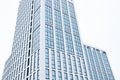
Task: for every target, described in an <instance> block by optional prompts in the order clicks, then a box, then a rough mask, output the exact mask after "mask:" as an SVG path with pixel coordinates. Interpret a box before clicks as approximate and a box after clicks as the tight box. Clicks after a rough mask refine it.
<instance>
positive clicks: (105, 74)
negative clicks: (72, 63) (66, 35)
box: [84, 45, 115, 80]
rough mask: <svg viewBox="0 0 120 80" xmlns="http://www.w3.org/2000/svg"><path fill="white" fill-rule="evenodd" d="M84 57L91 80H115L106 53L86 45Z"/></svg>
mask: <svg viewBox="0 0 120 80" xmlns="http://www.w3.org/2000/svg"><path fill="white" fill-rule="evenodd" d="M84 55H85V62H86V67H87V71H88V75H89V79H90V80H115V79H114V76H113V73H112V70H111V67H110V64H109V61H108V58H107V55H106V52H105V51H103V50H100V49H97V48H94V47H90V46H87V45H84Z"/></svg>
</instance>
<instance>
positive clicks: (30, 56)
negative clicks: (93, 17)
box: [2, 0, 91, 80]
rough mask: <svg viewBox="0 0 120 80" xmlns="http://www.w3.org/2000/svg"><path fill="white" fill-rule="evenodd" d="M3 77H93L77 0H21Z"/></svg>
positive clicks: (29, 79) (83, 79)
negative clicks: (82, 33)
mask: <svg viewBox="0 0 120 80" xmlns="http://www.w3.org/2000/svg"><path fill="white" fill-rule="evenodd" d="M2 80H91V79H89V77H88V75H87V69H86V63H85V58H84V55H83V51H82V44H81V41H80V36H79V30H78V25H77V20H76V15H75V10H74V2H73V0H21V1H20V5H19V9H18V17H17V22H16V29H15V34H14V41H13V47H12V54H11V56H10V57H9V59H8V60H7V61H6V63H5V69H4V73H3V78H2Z"/></svg>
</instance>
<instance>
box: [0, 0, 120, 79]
mask: <svg viewBox="0 0 120 80" xmlns="http://www.w3.org/2000/svg"><path fill="white" fill-rule="evenodd" d="M74 1H75V8H76V14H77V18H78V24H79V27H80V34H81V39H82V41H83V42H84V43H85V44H88V45H93V47H94V46H95V47H98V48H100V49H103V50H105V51H106V52H107V54H108V58H109V61H110V65H111V67H112V71H113V74H114V76H115V78H116V80H120V62H119V61H120V50H119V49H120V48H119V45H120V0H74ZM18 4H19V0H0V38H1V39H0V80H1V77H2V73H3V68H4V63H5V61H6V60H7V59H8V57H9V56H10V54H11V49H12V42H13V36H14V30H15V25H16V18H17V10H18Z"/></svg>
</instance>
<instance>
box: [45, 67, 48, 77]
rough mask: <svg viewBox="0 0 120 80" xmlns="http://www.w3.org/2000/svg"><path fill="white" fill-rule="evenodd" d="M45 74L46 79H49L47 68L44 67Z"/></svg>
mask: <svg viewBox="0 0 120 80" xmlns="http://www.w3.org/2000/svg"><path fill="white" fill-rule="evenodd" d="M45 76H46V77H45V78H46V79H49V69H46V70H45Z"/></svg>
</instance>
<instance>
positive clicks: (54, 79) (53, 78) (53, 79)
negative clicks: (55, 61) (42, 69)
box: [52, 70, 56, 80]
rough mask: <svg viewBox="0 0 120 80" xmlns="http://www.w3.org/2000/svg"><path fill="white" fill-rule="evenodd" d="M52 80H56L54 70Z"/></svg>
mask: <svg viewBox="0 0 120 80" xmlns="http://www.w3.org/2000/svg"><path fill="white" fill-rule="evenodd" d="M52 80H56V73H55V71H54V70H52Z"/></svg>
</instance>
